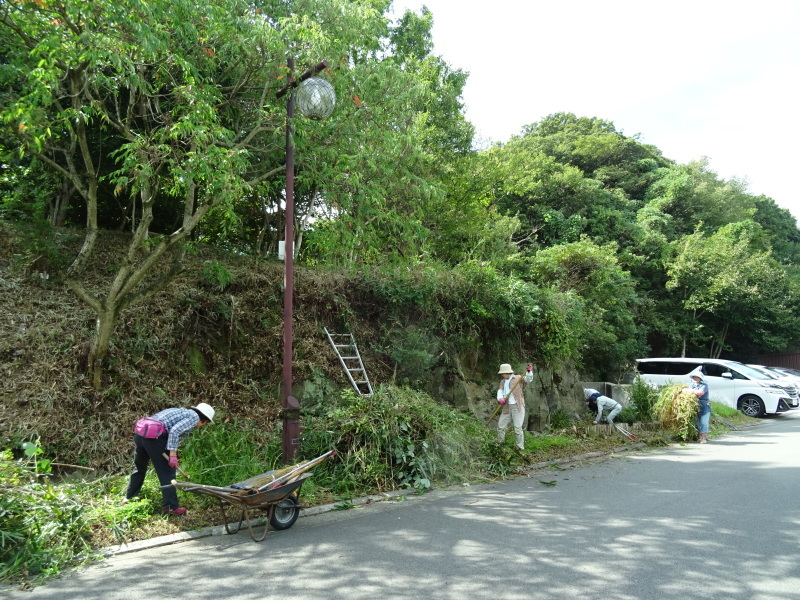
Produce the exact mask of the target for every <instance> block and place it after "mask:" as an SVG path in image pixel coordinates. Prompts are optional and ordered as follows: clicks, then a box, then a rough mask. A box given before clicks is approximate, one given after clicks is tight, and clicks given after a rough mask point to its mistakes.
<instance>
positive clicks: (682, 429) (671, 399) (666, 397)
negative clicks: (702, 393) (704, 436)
mask: <svg viewBox="0 0 800 600" xmlns="http://www.w3.org/2000/svg"><path fill="white" fill-rule="evenodd" d="M685 389H686V386H683V385H670V386H665V387H662V388H661V389H660V390H659V393H658V399H657V400H656V402H655V404H654V405H653V413H654V415H655V417H656V418H657V419H658V421H659V422H660V424H661V426H662V427H663V428H664V429H668V430H671V431H675V432H677V434H678V436H679V437H680V439H682V440H684V441H686V440H689V439H694V438H695V434H696V433H697V428H696V427H695V419H696V417H697V410H698V403H697V396H695V395H694V394H690V393H688V392H685V391H684V390H685Z"/></svg>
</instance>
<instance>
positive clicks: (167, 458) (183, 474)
mask: <svg viewBox="0 0 800 600" xmlns="http://www.w3.org/2000/svg"><path fill="white" fill-rule="evenodd" d="M161 456H163V457H164V458H165V459H166V460H167V462H169V456H167V453H166V452H162V453H161ZM175 470H176V471H177V472H178V473H180V474H181V475H182V476H183V478H184V479H189V476H188V475H187V474H186V473H185V472H184V470H183V469H181V468H180V467H175Z"/></svg>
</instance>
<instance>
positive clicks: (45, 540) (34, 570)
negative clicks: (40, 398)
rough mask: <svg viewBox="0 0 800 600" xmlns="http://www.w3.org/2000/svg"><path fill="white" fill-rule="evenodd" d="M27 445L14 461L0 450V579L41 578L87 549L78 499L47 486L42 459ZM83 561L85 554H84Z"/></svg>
mask: <svg viewBox="0 0 800 600" xmlns="http://www.w3.org/2000/svg"><path fill="white" fill-rule="evenodd" d="M39 450H40V449H39V448H37V447H35V446H33V445H32V444H31V445H30V451H28V450H26V454H25V456H23V457H22V458H19V459H15V458H14V456H13V453H12V452H11V450H8V449H6V450H2V451H0V492H1V493H0V581H16V580H20V579H23V580H26V579H32V580H34V581H36V580H41V579H44V578H46V577H48V576H53V575H56V574H57V573H59V572H60V571H61V570H62V569H63V568H64V567H65V566H67V565H69V564H72V563H75V562H76V561H77V560H78V559H79V558H81V554H82V553H88V551H89V550H90V548H89V546H88V543H87V541H86V538H87V535H86V533H87V531H88V527H89V523H90V519H89V516H88V514H87V511H86V509H85V507H84V505H83V504H82V503H81V502H80V498H79V497H76V496H75V495H73V494H71V493H69V490H68V489H66V488H65V487H64V486H54V485H51V483H50V479H49V477H46V476H45V475H46V473H43V472H42V471H45V472H46V471H49V466H48V465H47V461H41V463H37V460H36V454H37V453H38V451H39ZM84 557H85V555H84Z"/></svg>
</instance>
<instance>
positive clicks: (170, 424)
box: [150, 408, 200, 452]
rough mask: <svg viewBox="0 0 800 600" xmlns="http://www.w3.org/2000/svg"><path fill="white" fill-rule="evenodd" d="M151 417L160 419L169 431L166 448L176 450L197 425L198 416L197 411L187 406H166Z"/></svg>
mask: <svg viewBox="0 0 800 600" xmlns="http://www.w3.org/2000/svg"><path fill="white" fill-rule="evenodd" d="M150 418H151V419H155V420H156V421H160V422H162V423H163V424H164V427H166V428H167V432H169V437H168V438H167V450H175V451H176V452H177V451H178V446H179V445H180V443H181V442H182V441H183V438H185V437H186V436H187V435H189V434H190V433H191V432H192V429H194V428H195V427H197V424H198V423H199V422H200V417H199V416H197V413H196V412H194V411H193V410H190V409H188V408H167V409H166V410H162V411H161V412H158V413H156V414H154V415H153V416H152V417H150Z"/></svg>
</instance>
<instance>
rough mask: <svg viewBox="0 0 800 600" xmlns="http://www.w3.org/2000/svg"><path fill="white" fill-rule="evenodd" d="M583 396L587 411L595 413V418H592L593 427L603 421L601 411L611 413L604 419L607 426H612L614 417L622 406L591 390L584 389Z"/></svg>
mask: <svg viewBox="0 0 800 600" xmlns="http://www.w3.org/2000/svg"><path fill="white" fill-rule="evenodd" d="M583 396H584V397H585V398H586V402H587V403H588V405H589V410H590V411H592V412H596V413H597V416H596V417H595V418H594V424H595V425H597V424H598V423H599V422H600V421H602V420H603V411H605V410H608V411H611V412H609V413H608V416H607V417H606V418H605V420H606V422H607V423H608V424H609V425H613V424H614V417H616V416H617V415H618V414H619V412H620V411H621V410H622V404H620V403H619V402H617V401H616V400H613V399H611V398H609V397H608V396H603V394H601V393H600V392H598V391H597V390H595V389H593V388H584V389H583Z"/></svg>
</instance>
